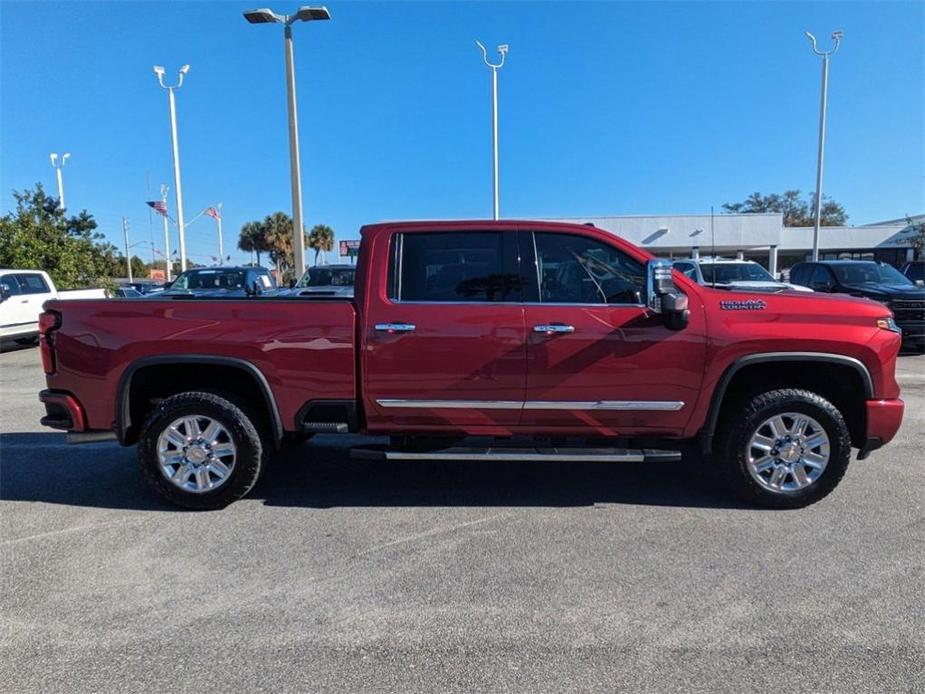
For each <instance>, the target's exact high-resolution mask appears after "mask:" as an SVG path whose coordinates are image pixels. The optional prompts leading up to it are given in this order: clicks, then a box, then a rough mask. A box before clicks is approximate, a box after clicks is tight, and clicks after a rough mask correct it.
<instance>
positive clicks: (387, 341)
mask: <svg viewBox="0 0 925 694" xmlns="http://www.w3.org/2000/svg"><path fill="white" fill-rule="evenodd" d="M45 308H46V310H45V313H44V314H43V315H42V317H41V342H40V349H41V355H42V360H43V365H44V369H45V373H46V374H47V385H48V389H47V390H44V391H42V393H41V394H40V399H41V400H42V401H43V402H44V403H45V407H46V411H47V416H45V417H44V418H43V420H42V422H43V424H45V425H47V426H50V427H54V428H57V429H64V430H67V431H68V432H70V437H69V438H70V439H71V440H73V441H94V440H104V439H107V438H116V439H118V440H119V441H120V442H121V443H122V444H123V445H125V446H129V445H133V444H138V454H139V460H140V464H141V470H142V473H143V474H144V476H145V477H146V478H147V480H148V481H149V482H150V483H151V484H152V486H153V487H154V488H155V489H156V490H157V491H158V492H160V493H161V494H162V495H163V496H165V497H166V498H167V499H169V500H170V501H172V502H174V503H176V504H179V505H181V506H185V507H190V508H217V507H222V506H224V505H226V504H228V503H229V502H231V501H234V500H235V499H238V498H241V497H243V496H244V495H245V494H247V493H248V492H249V491H250V490H251V488H252V487H253V486H254V484H255V483H256V482H257V480H258V478H259V477H260V474H261V472H262V471H263V470H264V469H265V467H266V463H267V459H268V458H269V457H270V456H271V455H272V453H273V452H274V451H275V450H277V449H279V448H280V447H282V446H286V445H291V444H294V443H297V442H299V441H302V440H304V439H305V438H307V437H308V436H310V435H311V434H314V433H318V432H323V433H338V434H340V433H356V432H360V433H364V434H371V435H388V436H390V437H391V438H390V443H389V444H388V445H380V446H361V447H357V448H354V449H353V453H354V454H355V455H357V456H366V457H369V456H375V457H378V458H382V459H386V460H408V459H425V460H452V459H464V460H471V459H473V458H477V459H480V460H489V459H494V460H498V461H504V460H528V461H529V460H557V461H586V460H597V461H637V462H641V461H650V460H651V461H659V460H677V459H679V458H680V456H681V453H680V451H681V450H683V446H684V445H685V444H686V443H696V444H697V445H698V446H699V447H700V448H701V449H702V451H703V452H704V453H705V454H706V455H707V456H708V457H709V458H710V459H711V460H713V461H714V464H715V465H716V467H717V469H718V471H719V472H720V474H721V475H722V476H723V477H724V478H725V479H726V480H728V482H729V484H730V485H731V486H732V488H733V490H734V491H736V492H738V493H739V494H741V495H743V496H744V497H745V498H747V499H749V500H751V501H752V502H754V503H758V504H761V505H765V506H770V507H778V508H781V507H786V508H793V507H800V506H805V505H807V504H810V503H812V502H814V501H817V500H818V499H820V498H822V497H823V496H825V495H826V494H827V493H828V492H830V491H831V490H832V489H833V488H834V487H835V486H836V485H837V484H838V482H839V480H840V479H841V478H842V476H843V475H844V473H845V469H846V467H847V465H848V461H849V458H850V456H851V448H852V447H855V448H858V449H860V453H859V455H858V457H859V458H864V457H866V456H867V455H868V454H869V453H870V452H871V451H872V450H874V449H876V448H878V447H880V446H881V445H883V444H884V443H886V442H888V441H890V439H892V438H893V436H894V434H895V433H896V431H897V429H898V428H899V425H900V422H901V420H902V414H903V402H902V400H900V399H899V386H898V385H897V383H896V380H895V377H894V371H895V365H896V363H895V362H896V357H897V353H898V351H899V347H900V334H899V332H898V330H897V329H896V326H895V323H894V322H893V319H892V315H891V314H890V312H889V310H888V309H887V308H886V307H884V306H883V305H882V304H879V303H876V302H873V301H868V300H865V299H854V298H849V297H842V296H833V295H826V294H810V293H806V294H804V293H795V292H789V291H781V292H779V293H755V292H732V291H727V290H722V289H712V288H710V287H703V286H698V285H697V284H695V283H694V282H692V281H690V280H689V279H688V278H686V277H685V276H684V275H682V274H679V273H677V272H674V271H672V269H671V266H670V264H669V261H666V260H657V259H654V258H653V257H652V256H650V255H649V254H648V253H647V252H646V251H644V250H641V249H639V248H636V247H634V246H633V245H631V244H629V243H627V242H625V241H624V240H622V239H620V238H618V237H616V236H614V235H613V234H611V233H608V232H605V231H603V230H600V229H596V228H594V227H592V226H583V225H574V224H560V223H545V222H531V221H502V222H497V221H493V222H492V221H465V222H462V221H461V222H406V223H384V224H376V225H372V226H367V227H364V229H363V230H362V245H361V247H360V255H359V263H358V266H357V273H356V291H355V296H354V298H353V299H349V298H314V297H303V296H299V295H298V294H294V295H292V296H283V295H267V294H264V295H262V296H260V295H257V296H252V297H248V298H232V299H226V300H223V299H218V298H208V299H197V298H196V297H171V298H153V299H150V300H118V299H115V300H88V301H67V302H63V301H50V302H48V303H47V304H46V307H45Z"/></svg>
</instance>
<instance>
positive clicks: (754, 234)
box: [559, 213, 925, 275]
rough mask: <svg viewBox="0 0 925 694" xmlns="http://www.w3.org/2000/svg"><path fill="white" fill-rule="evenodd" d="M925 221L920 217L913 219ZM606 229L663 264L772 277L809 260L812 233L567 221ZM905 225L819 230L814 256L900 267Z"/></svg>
mask: <svg viewBox="0 0 925 694" xmlns="http://www.w3.org/2000/svg"><path fill="white" fill-rule="evenodd" d="M916 219H925V215H920V216H919V217H917V218H914V219H913V222H915V221H916ZM559 221H569V222H576V223H579V224H593V225H594V226H596V227H598V228H600V229H606V230H607V231H610V232H612V233H614V234H616V235H617V236H620V237H622V238H624V239H626V240H628V241H631V242H632V243H634V244H636V245H637V246H640V247H642V248H645V249H646V250H648V251H649V252H651V253H653V254H655V255H657V256H662V257H666V258H691V257H693V258H696V257H699V256H701V255H720V256H726V257H739V258H747V259H750V260H756V261H758V262H760V263H761V264H762V265H764V266H765V267H766V268H767V269H768V270H769V271H770V272H771V273H772V274H775V275H776V274H777V273H779V272H781V271H784V270H788V269H789V268H790V267H791V266H792V265H794V264H795V263H798V262H801V261H803V260H809V259H810V258H811V255H812V247H813V229H812V227H798V228H793V227H785V226H784V220H783V215H781V214H777V213H774V214H717V215H709V214H706V215H653V216H647V215H633V216H618V217H572V218H569V219H567V220H559ZM910 237H911V230H910V228H909V225H908V224H907V222H906V220H904V219H903V220H896V221H891V222H884V223H880V224H872V225H868V226H845V227H822V228H821V229H820V231H819V256H820V258H822V259H824V260H830V259H837V258H852V259H856V260H877V261H882V262H887V263H890V264H891V265H895V266H899V265H901V264H902V263H903V262H905V261H906V260H912V253H913V251H912V247H911V245H910V242H909V241H910Z"/></svg>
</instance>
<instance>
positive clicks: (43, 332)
mask: <svg viewBox="0 0 925 694" xmlns="http://www.w3.org/2000/svg"><path fill="white" fill-rule="evenodd" d="M60 327H61V314H60V313H58V312H57V311H44V312H43V313H41V314H40V315H39V352H40V353H41V355H42V368H43V369H44V370H45V373H47V374H53V373H54V372H55V343H54V332H55V330H57V329H58V328H60Z"/></svg>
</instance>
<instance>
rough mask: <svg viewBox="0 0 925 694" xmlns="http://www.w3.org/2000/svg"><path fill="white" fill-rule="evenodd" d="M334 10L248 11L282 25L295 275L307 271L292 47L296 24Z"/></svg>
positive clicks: (251, 17) (258, 20)
mask: <svg viewBox="0 0 925 694" xmlns="http://www.w3.org/2000/svg"><path fill="white" fill-rule="evenodd" d="M330 18H331V13H330V12H328V8H326V7H308V6H305V7H300V8H299V9H298V10H296V12H295V13H294V14H290V15H284V14H279V13H278V12H274V11H273V10H271V9H269V8H267V7H264V8H260V9H256V10H247V11H246V12H244V19H246V20H247V21H248V22H250V23H251V24H282V25H283V47H284V55H285V60H286V95H287V100H288V105H289V169H290V172H289V175H290V179H291V181H290V184H291V186H292V250H293V256H294V260H295V268H294V269H295V274H296V276H297V277H298V276H301V275H302V273H303V272H304V271H305V235H304V233H305V232H304V228H305V223H304V219H303V215H302V171H301V164H300V162H299V129H298V128H299V123H298V120H299V118H298V113H297V109H296V95H295V59H294V57H293V50H292V25H293V24H294V23H295V22H311V21H319V20H327V19H330Z"/></svg>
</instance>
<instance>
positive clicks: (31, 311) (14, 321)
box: [0, 270, 106, 343]
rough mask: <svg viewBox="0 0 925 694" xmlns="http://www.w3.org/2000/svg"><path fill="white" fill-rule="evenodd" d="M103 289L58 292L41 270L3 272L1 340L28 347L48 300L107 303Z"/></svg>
mask: <svg viewBox="0 0 925 694" xmlns="http://www.w3.org/2000/svg"><path fill="white" fill-rule="evenodd" d="M104 298H106V292H105V291H104V290H102V289H76V290H73V291H65V292H58V289H57V288H56V287H55V283H54V282H52V281H51V277H49V276H48V273H46V272H42V271H41V270H0V340H16V341H17V342H19V343H26V342H29V341H32V340H34V339H35V338H36V336H37V335H38V333H39V314H40V313H41V312H42V304H44V303H45V302H46V301H48V300H49V299H104Z"/></svg>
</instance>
